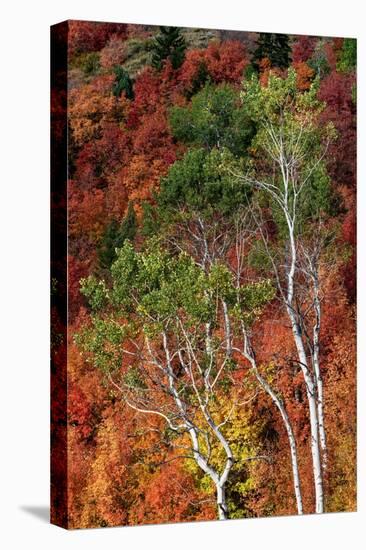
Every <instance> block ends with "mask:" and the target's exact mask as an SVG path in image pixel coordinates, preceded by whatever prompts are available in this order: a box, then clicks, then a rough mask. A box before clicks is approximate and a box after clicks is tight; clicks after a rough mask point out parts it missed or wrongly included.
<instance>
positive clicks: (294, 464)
mask: <svg viewBox="0 0 366 550" xmlns="http://www.w3.org/2000/svg"><path fill="white" fill-rule="evenodd" d="M243 338H244V342H243V350H240V349H238V350H237V351H239V352H240V353H241V355H242V356H243V357H244V358H245V359H247V360H248V361H249V363H250V365H251V368H252V371H253V373H254V375H255V377H256V379H257V381H258V382H259V384H260V386H261V387H262V388H263V389H264V391H265V392H266V393H267V394H268V395H269V396H270V398H271V399H272V401H273V403H274V404H275V406H276V407H277V409H278V410H279V413H280V415H281V418H282V420H283V423H284V425H285V429H286V433H287V437H288V441H289V447H290V454H291V468H292V478H293V485H294V493H295V499H296V507H297V513H298V514H299V515H301V514H302V513H303V503H302V494H301V482H300V474H299V465H298V458H297V448H296V440H295V434H294V432H293V429H292V426H291V422H290V419H289V416H288V414H287V411H286V408H285V405H284V403H283V401H282V400H281V399H280V398H279V397H278V395H277V394H276V392H275V391H274V390H273V389H272V388H271V386H270V385H269V384H268V382H267V381H266V380H265V378H264V377H263V376H262V375H261V374H260V372H259V370H258V366H257V362H256V359H255V356H254V354H253V353H252V352H251V351H250V344H249V339H248V335H247V333H246V331H245V329H244V328H243Z"/></svg>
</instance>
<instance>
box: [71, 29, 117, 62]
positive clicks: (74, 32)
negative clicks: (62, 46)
mask: <svg viewBox="0 0 366 550" xmlns="http://www.w3.org/2000/svg"><path fill="white" fill-rule="evenodd" d="M112 35H116V36H119V37H121V38H122V37H123V38H125V37H126V35H127V25H124V24H122V23H98V22H94V21H69V51H70V54H71V55H75V54H78V53H85V52H93V51H96V50H100V49H101V48H102V47H103V46H104V45H105V44H106V42H107V40H108V39H109V38H110V37H111V36H112Z"/></svg>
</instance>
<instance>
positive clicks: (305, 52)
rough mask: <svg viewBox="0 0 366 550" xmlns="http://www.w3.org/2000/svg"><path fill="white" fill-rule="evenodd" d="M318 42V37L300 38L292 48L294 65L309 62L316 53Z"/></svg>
mask: <svg viewBox="0 0 366 550" xmlns="http://www.w3.org/2000/svg"><path fill="white" fill-rule="evenodd" d="M317 41H318V38H317V37H316V36H298V37H297V39H296V41H295V42H294V43H293V46H292V61H293V62H294V63H301V62H306V61H308V60H309V59H310V57H311V56H312V54H313V53H314V48H315V45H316V43H317Z"/></svg>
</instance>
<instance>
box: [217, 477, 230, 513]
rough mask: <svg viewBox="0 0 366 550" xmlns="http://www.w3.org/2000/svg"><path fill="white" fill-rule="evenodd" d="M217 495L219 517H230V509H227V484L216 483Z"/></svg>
mask: <svg viewBox="0 0 366 550" xmlns="http://www.w3.org/2000/svg"><path fill="white" fill-rule="evenodd" d="M216 495H217V511H218V515H219V519H220V520H222V519H227V518H228V510H227V504H226V497H225V486H223V485H221V484H220V483H218V484H217V485H216Z"/></svg>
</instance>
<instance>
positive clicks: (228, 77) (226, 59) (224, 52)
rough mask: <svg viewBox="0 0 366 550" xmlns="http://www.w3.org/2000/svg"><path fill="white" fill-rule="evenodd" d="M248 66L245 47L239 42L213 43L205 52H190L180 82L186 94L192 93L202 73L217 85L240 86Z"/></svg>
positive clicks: (182, 69)
mask: <svg viewBox="0 0 366 550" xmlns="http://www.w3.org/2000/svg"><path fill="white" fill-rule="evenodd" d="M247 65H248V59H247V57H246V52H245V49H244V46H243V44H242V43H241V42H239V41H237V40H228V41H225V42H221V43H220V42H211V43H210V44H209V45H208V47H207V48H206V49H204V50H189V51H188V52H187V54H186V58H185V61H184V63H183V64H182V67H181V68H180V71H179V75H178V80H179V83H180V87H181V88H182V90H183V91H184V92H190V91H191V89H192V86H193V85H194V82H195V81H196V80H197V79H198V78H199V75H200V72H202V71H203V72H206V73H207V76H209V77H210V78H211V80H212V81H213V82H215V83H219V82H230V83H233V84H238V83H240V82H241V80H242V79H243V72H244V69H245V67H246V66H247Z"/></svg>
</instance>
